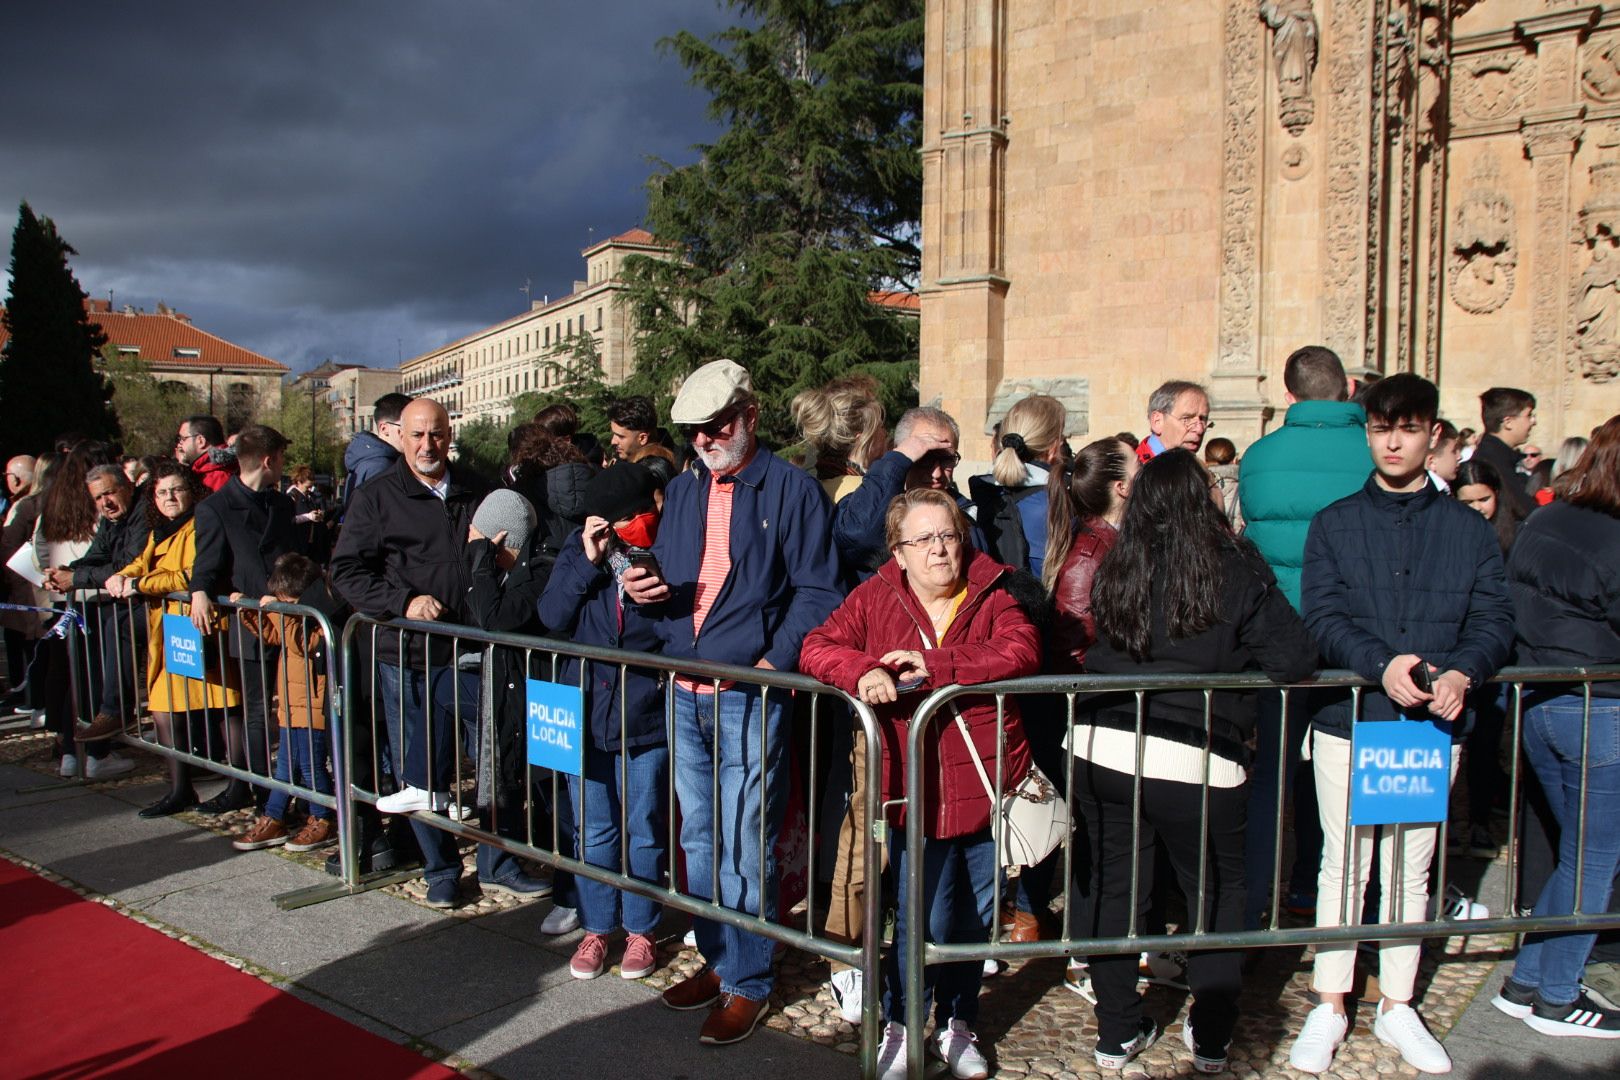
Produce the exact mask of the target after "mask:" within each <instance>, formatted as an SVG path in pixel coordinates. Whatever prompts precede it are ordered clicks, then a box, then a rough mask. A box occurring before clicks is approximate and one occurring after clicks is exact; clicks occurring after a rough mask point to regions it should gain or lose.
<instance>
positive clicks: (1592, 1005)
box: [1524, 992, 1620, 1039]
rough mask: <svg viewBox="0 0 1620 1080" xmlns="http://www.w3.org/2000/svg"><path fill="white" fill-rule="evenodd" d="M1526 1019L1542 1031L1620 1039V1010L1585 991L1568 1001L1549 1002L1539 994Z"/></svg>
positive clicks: (1583, 1036) (1554, 1033) (1594, 1037)
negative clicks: (1598, 1000) (1551, 1003)
mask: <svg viewBox="0 0 1620 1080" xmlns="http://www.w3.org/2000/svg"><path fill="white" fill-rule="evenodd" d="M1524 1022H1525V1023H1527V1024H1529V1025H1530V1026H1531V1027H1533V1028H1535V1029H1536V1030H1537V1031H1539V1032H1541V1033H1542V1034H1543V1035H1574V1036H1579V1037H1582V1038H1587V1039H1620V1010H1617V1009H1605V1008H1604V1007H1603V1006H1602V1005H1599V1004H1598V1003H1597V1002H1595V1001H1593V1000H1592V999H1591V998H1590V997H1589V996H1587V995H1586V994H1585V993H1584V992H1583V993H1582V994H1581V996H1580V997H1578V998H1576V999H1575V1000H1574V1001H1572V1002H1570V1003H1569V1004H1568V1005H1549V1004H1547V1002H1545V1001H1543V1000H1541V995H1540V994H1537V995H1536V1003H1535V1005H1534V1006H1533V1007H1532V1008H1531V1010H1530V1015H1529V1016H1527V1017H1525V1018H1524Z"/></svg>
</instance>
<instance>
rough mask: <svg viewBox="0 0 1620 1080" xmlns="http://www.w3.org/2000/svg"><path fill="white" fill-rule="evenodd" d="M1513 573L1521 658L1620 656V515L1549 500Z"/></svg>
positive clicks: (1611, 690)
mask: <svg viewBox="0 0 1620 1080" xmlns="http://www.w3.org/2000/svg"><path fill="white" fill-rule="evenodd" d="M1507 576H1508V592H1509V594H1511V595H1512V597H1513V607H1514V610H1515V612H1516V613H1517V614H1518V619H1519V622H1518V632H1519V651H1518V657H1517V661H1518V663H1521V664H1530V665H1534V666H1537V667H1544V666H1545V667H1577V666H1587V665H1592V664H1620V519H1616V518H1613V517H1610V516H1609V515H1608V514H1605V513H1603V512H1602V511H1600V510H1593V509H1590V508H1588V507H1585V506H1571V505H1570V504H1569V503H1567V502H1562V501H1558V502H1553V503H1550V504H1548V505H1547V506H1544V507H1542V508H1541V509H1540V510H1537V511H1536V512H1535V513H1533V514H1531V515H1530V520H1528V521H1526V522H1525V523H1524V525H1523V527H1522V528H1520V529H1519V536H1518V539H1517V540H1515V541H1514V542H1513V554H1512V555H1510V556H1509V557H1508V568H1507ZM1531 689H1544V688H1543V687H1536V688H1530V687H1527V688H1526V690H1527V692H1528V691H1529V690H1531ZM1559 689H1560V690H1561V691H1563V692H1565V693H1579V692H1580V687H1579V685H1578V684H1576V685H1573V686H1568V687H1560V688H1559ZM1592 693H1593V695H1594V696H1597V697H1608V698H1614V697H1620V682H1596V683H1593V684H1592Z"/></svg>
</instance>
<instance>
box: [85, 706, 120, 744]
mask: <svg viewBox="0 0 1620 1080" xmlns="http://www.w3.org/2000/svg"><path fill="white" fill-rule="evenodd" d="M123 733H124V724H123V721H121V720H119V719H118V717H116V716H111V715H109V714H107V713H104V712H98V713H96V715H95V718H94V719H92V720H91V721H90V722H89V723H88V724H85V725H83V726H81V727H79V728H78V729H77V730H75V731H74V732H73V741H74V742H82V743H83V742H95V741H97V740H98V739H110V738H112V737H113V736H114V735H122V734H123Z"/></svg>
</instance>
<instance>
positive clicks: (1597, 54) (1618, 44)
mask: <svg viewBox="0 0 1620 1080" xmlns="http://www.w3.org/2000/svg"><path fill="white" fill-rule="evenodd" d="M1581 92H1582V93H1584V94H1585V95H1586V96H1587V97H1588V98H1591V99H1592V100H1593V101H1620V38H1603V39H1600V40H1597V41H1593V42H1592V43H1591V44H1590V45H1588V46H1587V47H1586V49H1585V50H1584V51H1583V52H1582V53H1581Z"/></svg>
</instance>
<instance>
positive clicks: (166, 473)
mask: <svg viewBox="0 0 1620 1080" xmlns="http://www.w3.org/2000/svg"><path fill="white" fill-rule="evenodd" d="M196 502H197V487H196V479H195V474H194V473H193V472H192V470H191V469H189V468H187V467H186V466H184V465H182V464H180V463H179V462H177V461H165V462H163V463H162V464H161V465H159V466H158V468H157V471H156V473H155V478H154V481H153V484H152V502H151V506H150V508H149V510H148V514H149V516H150V518H151V526H152V533H151V535H150V536H149V537H148V538H147V541H146V549H145V550H144V551H142V552H141V554H140V556H139V557H137V558H136V559H135V561H134V562H132V563H130V564H129V565H128V566H126V567H124V568H123V569H122V570H120V571H119V572H118V573H117V574H116V575H114V576H113V577H111V578H108V579H107V584H106V589H107V591H108V592H109V593H111V594H112V595H113V596H115V597H120V598H125V597H137V596H140V597H146V598H147V602H148V604H149V605H150V609H149V612H148V615H147V620H148V625H147V635H146V640H147V653H146V695H147V708H149V709H150V710H151V711H152V718H153V720H155V721H156V722H157V730H158V739H159V741H160V743H161V744H162V745H164V746H170V747H173V746H175V745H176V742H175V734H174V729H175V727H176V726H177V725H176V723H175V719H176V714H177V713H183V714H185V718H184V720H183V722H182V724H180V725H178V726H181V727H184V728H186V729H187V730H188V734H189V731H190V730H192V729H193V724H195V723H206V722H207V719H208V715H209V713H210V712H211V711H213V710H223V709H227V708H230V707H233V706H235V705H237V704H239V702H240V696H239V695H238V693H237V690H236V681H237V680H236V677H235V676H236V672H235V670H234V669H233V668H232V667H231V666H230V665H229V664H223V663H221V662H220V661H219V660H218V659H216V660H215V661H214V663H216V664H220V666H221V667H222V668H223V670H222V671H220V672H219V673H218V674H217V676H216V674H215V672H214V671H213V670H212V669H210V671H209V675H210V678H208V679H206V680H204V679H189V678H186V677H184V676H181V675H174V674H171V673H170V672H168V671H165V670H164V663H163V658H164V651H165V650H164V634H163V616H164V615H165V614H169V615H183V614H185V612H186V605H185V604H182V603H180V602H179V601H174V600H170V601H164V600H162V597H164V596H165V595H167V594H168V593H171V592H187V591H189V590H190V588H191V564H192V562H193V561H194V560H195V559H196V557H197V529H196V523H195V522H194V521H193V520H192V517H191V511H192V508H193V507H194V506H195V505H196ZM215 640H216V641H217V640H218V639H217V638H216V639H215ZM206 651H212V652H214V653H215V656H216V657H217V656H218V652H217V650H206ZM210 667H211V666H210ZM197 741H198V740H197V738H196V737H195V736H192V737H191V738H188V739H187V740H186V748H188V749H189V748H191V747H192V746H194V745H195V744H196V742H197ZM196 804H197V792H196V791H195V789H193V788H192V786H191V771H190V769H189V768H188V766H187V765H186V764H185V763H184V762H182V761H179V760H177V759H174V758H171V759H170V760H169V793H168V794H167V795H165V796H164V797H163V798H161V799H159V800H158V801H157V802H155V803H153V804H152V805H151V806H148V807H146V808H145V809H143V810H142V811H140V815H141V817H164V816H166V815H169V814H177V813H179V812H180V811H182V810H186V809H189V808H191V807H192V806H195V805H196Z"/></svg>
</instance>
